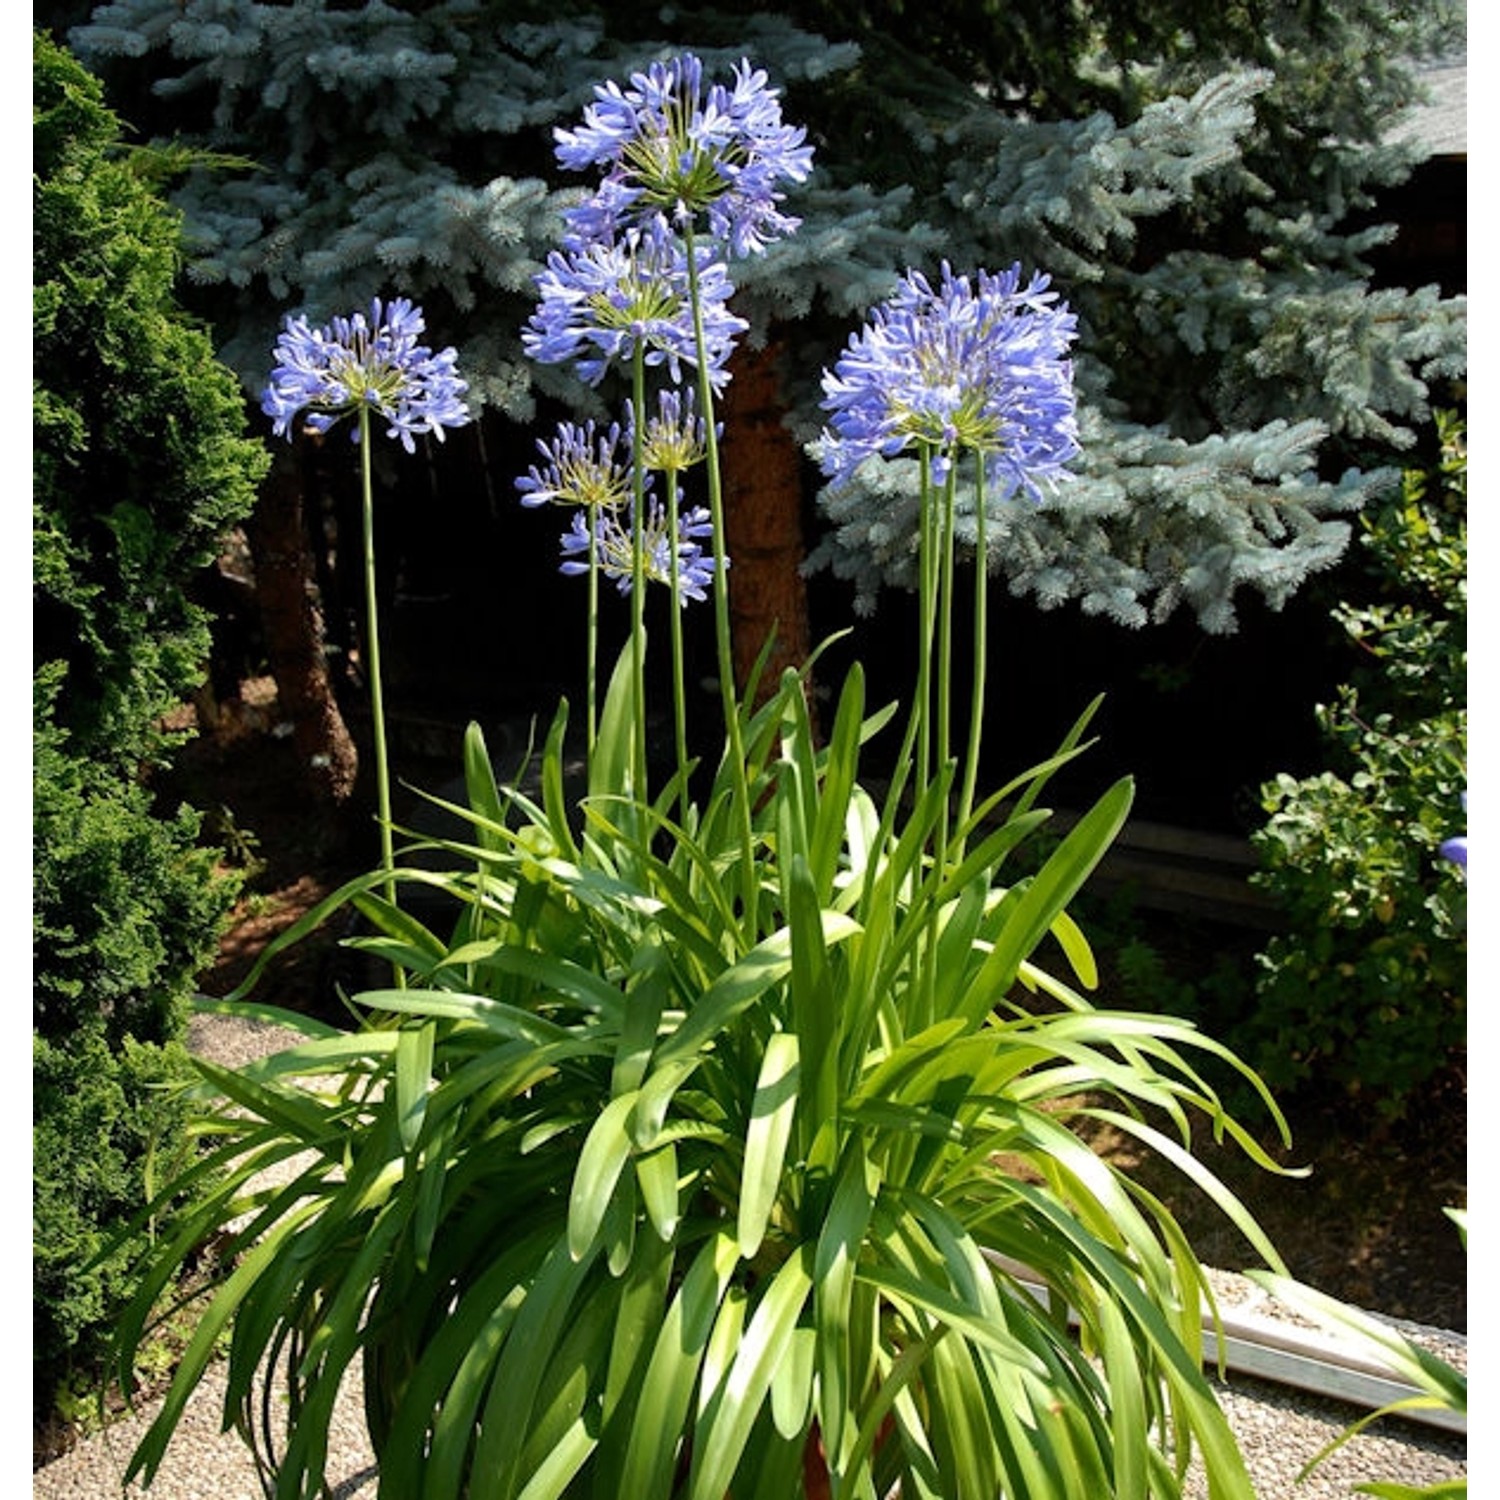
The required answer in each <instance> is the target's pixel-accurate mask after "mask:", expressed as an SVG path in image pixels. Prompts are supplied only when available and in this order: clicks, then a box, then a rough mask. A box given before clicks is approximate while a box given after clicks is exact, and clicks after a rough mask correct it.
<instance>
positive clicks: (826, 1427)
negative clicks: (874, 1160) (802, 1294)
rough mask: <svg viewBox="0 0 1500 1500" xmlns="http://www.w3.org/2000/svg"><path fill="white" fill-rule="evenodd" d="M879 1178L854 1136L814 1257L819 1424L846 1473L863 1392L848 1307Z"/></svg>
mask: <svg viewBox="0 0 1500 1500" xmlns="http://www.w3.org/2000/svg"><path fill="white" fill-rule="evenodd" d="M879 1182H880V1179H879V1176H878V1174H877V1173H876V1172H875V1170H874V1169H873V1168H872V1167H871V1166H870V1164H869V1162H868V1161H867V1160H866V1158H865V1152H864V1147H863V1145H862V1144H861V1142H860V1140H859V1137H858V1136H857V1135H855V1136H854V1137H853V1138H852V1139H851V1141H850V1143H849V1145H848V1147H847V1148H846V1149H845V1152H844V1160H843V1163H842V1165H841V1167H840V1170H839V1177H838V1183H837V1185H836V1187H835V1188H834V1192H833V1198H832V1200H831V1201H830V1203H829V1205H828V1212H827V1214H826V1216H825V1217H824V1219H823V1227H822V1230H821V1232H820V1233H819V1235H818V1245H817V1253H816V1255H815V1257H814V1260H813V1280H814V1283H815V1288H814V1293H813V1317H814V1326H815V1327H816V1329H817V1336H818V1342H817V1364H818V1424H819V1426H820V1427H821V1428H822V1432H823V1445H824V1449H825V1451H826V1453H827V1458H828V1467H829V1470H830V1472H831V1473H832V1474H834V1475H844V1474H846V1470H845V1469H844V1467H843V1466H844V1464H845V1462H846V1461H847V1459H848V1457H849V1455H848V1453H847V1452H846V1451H845V1450H846V1443H847V1442H848V1441H849V1440H852V1438H853V1425H854V1418H855V1414H856V1412H857V1409H858V1404H859V1398H860V1395H861V1392H860V1391H858V1390H857V1389H854V1388H852V1386H851V1377H853V1378H854V1379H857V1378H858V1371H857V1370H856V1369H855V1368H854V1359H853V1346H852V1341H851V1338H850V1310H851V1307H852V1304H853V1299H854V1268H855V1265H856V1263H857V1262H858V1260H859V1251H860V1246H861V1245H862V1244H863V1243H864V1238H865V1231H866V1230H867V1229H868V1227H869V1223H870V1214H871V1212H872V1211H873V1209H874V1207H875V1195H876V1193H877V1192H878V1190H879Z"/></svg>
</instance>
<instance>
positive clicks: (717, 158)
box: [516, 54, 812, 599]
mask: <svg viewBox="0 0 1500 1500" xmlns="http://www.w3.org/2000/svg"><path fill="white" fill-rule="evenodd" d="M595 96H596V97H595V102H594V103H593V104H592V105H590V106H589V107H588V109H586V110H585V112H584V118H583V123H582V124H581V125H580V126H579V127H578V128H577V129H574V130H564V129H559V130H557V131H556V132H555V136H556V141H557V158H558V161H559V162H560V163H561V164H562V165H563V166H564V167H567V168H570V169H574V170H588V169H601V170H602V176H601V180H600V182H599V185H598V188H597V190H596V191H595V192H594V193H593V195H592V196H591V197H589V198H588V199H587V200H586V201H585V202H583V203H582V204H580V205H578V206H577V207H575V208H573V209H571V210H570V211H569V212H568V214H567V215H566V230H567V232H566V234H565V236H564V239H563V242H562V247H561V248H560V249H558V250H554V251H553V252H552V253H551V255H549V256H548V258H547V264H546V267H545V269H544V270H542V271H541V272H540V274H539V275H538V276H537V278H536V283H537V289H538V291H539V292H540V294H541V300H540V302H539V304H538V306H537V309H536V311H535V312H534V313H533V314H532V316H531V319H530V321H529V323H528V325H527V327H526V328H525V330H524V331H523V332H522V335H521V342H522V346H523V347H524V348H525V350H526V352H527V353H528V354H529V355H530V356H531V357H532V358H533V359H535V360H537V361H539V362H540V363H542V364H566V363H569V362H572V363H574V364H575V365H576V368H577V371H578V374H579V376H580V378H581V379H583V380H584V381H585V382H586V383H588V384H589V385H598V384H599V383H600V382H601V381H602V380H603V379H604V377H605V375H606V373H607V372H608V371H609V370H610V369H611V368H612V367H614V368H629V367H630V366H631V365H632V364H633V363H634V361H635V360H636V359H637V357H639V359H640V361H641V363H642V364H644V365H646V366H648V367H650V368H652V369H661V370H663V371H664V372H665V374H666V376H667V377H668V378H669V379H670V381H671V382H672V385H673V386H674V387H676V386H680V385H681V384H682V376H683V366H684V365H689V366H692V367H693V368H694V369H699V368H700V366H701V373H702V374H703V375H706V377H707V381H708V385H709V387H710V389H711V390H712V391H714V392H722V390H723V389H724V386H725V384H726V382H727V381H728V379H729V371H728V362H729V356H730V355H731V354H732V353H733V350H734V344H735V340H736V339H737V338H738V337H739V336H740V335H741V334H742V333H744V332H745V330H746V329H747V327H748V326H749V325H748V324H747V323H746V322H745V320H744V319H743V318H739V317H736V316H735V315H734V314H733V313H731V312H730V311H729V299H730V298H731V297H732V296H733V294H734V286H733V283H732V282H731V281H730V278H729V270H728V258H729V257H731V256H745V255H749V254H752V253H756V252H758V251H761V250H763V249H764V248H765V247H766V245H767V244H769V243H770V242H771V241H772V240H774V239H776V238H779V237H781V236H783V235H786V234H790V233H791V232H792V231H793V230H794V229H795V228H796V227H797V224H798V220H796V219H794V218H791V217H789V216H788V215H786V214H784V213H783V212H782V211H781V209H780V206H779V205H780V204H781V201H782V194H781V191H780V189H781V185H782V184H783V183H787V182H793V183H797V182H803V181H805V180H806V179H807V176H808V174H809V172H811V170H812V148H811V147H810V146H807V145H804V144H803V140H804V132H803V131H802V130H801V129H800V128H794V127H791V126H788V125H785V124H783V122H782V119H781V104H780V100H779V99H778V97H777V94H776V92H775V91H774V90H773V89H771V88H769V87H768V85H767V78H766V75H765V73H764V72H762V71H760V70H758V69H756V68H752V67H751V65H750V64H749V62H748V61H746V62H742V63H741V64H740V65H739V66H738V67H737V68H736V69H735V70H734V81H733V83H732V85H729V86H725V85H723V84H713V85H711V86H706V85H705V83H704V78H703V65H702V63H701V61H700V60H699V59H698V58H696V57H694V56H692V55H691V54H685V55H683V56H681V57H677V58H674V59H672V60H671V61H669V62H662V63H655V64H653V65H652V66H651V67H650V68H648V69H647V70H646V71H645V72H642V73H636V74H633V75H632V76H631V78H630V81H629V83H628V84H627V85H626V86H625V87H623V88H622V87H621V86H620V85H619V84H617V83H614V82H610V83H607V84H604V85H602V86H600V87H599V88H597V89H596V90H595ZM700 235H701V238H700ZM659 396H660V406H659V415H658V416H656V417H655V418H652V419H650V420H649V421H646V423H645V429H644V431H643V433H642V443H643V445H644V446H643V450H642V459H641V466H642V471H643V472H642V474H641V476H640V480H639V483H638V489H639V494H638V495H637V497H636V499H635V500H634V502H633V504H638V505H641V506H647V505H648V498H647V485H646V473H645V471H646V470H659V471H661V472H665V473H668V474H671V475H673V476H675V475H676V474H678V473H680V472H682V471H683V470H685V469H687V468H689V467H691V466H692V464H694V463H696V462H698V461H699V460H700V459H702V458H703V456H704V454H705V451H706V442H707V436H708V434H707V430H706V427H705V423H704V419H703V418H702V417H700V416H697V415H696V414H695V412H694V403H693V396H692V392H691V388H686V389H685V391H684V392H682V393H679V392H678V391H676V390H664V391H662V392H660V393H659ZM644 420H645V419H644V418H643V421H644ZM634 422H635V416H634V414H633V413H632V414H631V415H630V416H629V417H628V418H627V422H626V425H625V429H624V430H625V432H626V433H627V434H628V442H627V443H626V446H627V448H631V449H632V451H633V445H634V441H635V434H634ZM610 430H611V432H612V433H615V434H616V439H615V440H614V441H618V433H619V428H618V427H615V428H611V429H610ZM614 441H611V442H609V443H608V445H607V449H608V451H606V444H605V441H604V439H602V438H596V437H595V436H594V435H593V434H592V430H590V435H589V436H588V437H587V438H584V437H582V436H581V435H580V434H579V432H578V431H576V430H575V429H573V428H572V427H571V426H570V424H566V423H565V424H563V426H562V427H561V428H560V429H559V433H558V437H557V439H556V440H555V442H554V443H553V444H551V445H546V444H543V445H539V446H541V449H542V452H543V455H544V457H546V458H547V459H548V460H549V464H548V467H546V468H544V469H542V470H538V469H537V468H535V467H533V468H532V470H531V471H530V473H529V474H527V475H525V476H524V477H522V478H521V479H518V480H517V481H516V484H517V488H518V489H519V490H520V491H521V497H522V503H523V504H528V505H535V504H540V503H542V502H543V501H544V500H560V501H563V502H564V503H573V504H577V505H579V506H581V507H582V510H581V512H580V514H579V515H577V516H575V517H574V519H573V525H572V528H571V529H570V530H569V531H568V532H567V533H566V534H565V535H564V537H563V550H564V553H565V554H566V561H565V562H564V564H563V571H564V572H567V573H579V572H584V571H587V569H588V567H589V563H586V562H581V561H579V560H578V559H579V555H580V554H582V553H584V552H585V551H588V552H589V556H590V557H592V558H594V559H595V560H596V561H597V562H598V565H599V567H600V570H601V571H602V572H603V573H604V574H605V575H606V576H609V577H613V578H615V579H616V580H617V581H618V583H619V585H620V588H621V590H622V591H626V592H628V590H629V588H630V586H631V577H632V575H631V572H630V570H629V569H628V568H625V567H624V566H623V564H624V562H626V561H628V555H629V554H628V552H626V553H625V554H622V553H621V552H620V550H619V549H620V548H621V547H622V546H625V545H626V544H627V543H628V542H629V540H630V536H631V533H632V530H633V527H632V526H630V525H626V524H622V521H621V517H620V515H618V514H616V513H615V509H616V507H615V506H614V505H613V504H610V505H604V504H601V503H600V502H599V500H598V498H597V497H598V496H599V495H600V494H601V493H604V492H606V491H608V492H609V493H611V494H615V493H623V492H624V491H629V490H630V489H631V488H632V486H633V485H637V481H636V479H635V476H634V474H633V471H632V469H631V467H630V466H629V465H628V464H620V465H617V464H616V462H615V460H614V456H613V452H614ZM627 514H628V513H627ZM643 515H644V516H645V520H644V521H643V528H642V529H643V536H644V538H645V542H644V545H645V546H646V547H647V550H648V554H649V555H648V558H647V560H646V566H645V576H646V577H647V578H648V579H655V580H658V581H660V580H670V577H671V571H670V566H671V561H672V556H673V542H672V537H673V535H674V527H673V526H672V524H671V517H670V516H667V515H666V513H665V512H664V511H663V509H662V507H661V505H660V502H657V501H654V500H652V501H649V508H648V509H646V510H644V511H643ZM675 536H676V558H677V563H676V566H677V574H678V579H679V582H680V584H681V596H682V597H683V598H684V599H701V598H703V597H704V590H705V588H706V587H707V586H708V584H709V583H710V582H711V580H712V578H713V576H714V574H715V572H716V571H718V569H717V568H716V566H715V563H714V559H713V557H712V556H710V555H708V554H707V553H706V552H705V550H704V548H703V546H702V541H703V540H704V538H705V537H709V538H711V537H712V526H711V523H710V522H709V520H708V517H707V515H706V513H703V512H700V511H697V510H695V511H692V512H690V513H688V514H685V515H683V516H681V517H679V518H678V525H677V526H676V527H675ZM591 538H592V549H591V541H590V539H591ZM590 549H591V550H590ZM715 550H717V549H715ZM721 565H722V566H727V565H728V560H727V559H722V564H721Z"/></svg>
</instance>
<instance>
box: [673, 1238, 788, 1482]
mask: <svg viewBox="0 0 1500 1500" xmlns="http://www.w3.org/2000/svg"><path fill="white" fill-rule="evenodd" d="M813 1254H814V1247H813V1246H812V1245H811V1244H804V1245H801V1246H799V1247H798V1248H797V1250H796V1251H795V1252H794V1253H793V1254H792V1255H790V1256H789V1257H788V1258H787V1259H786V1260H785V1261H783V1262H782V1264H781V1267H780V1269H779V1270H778V1271H777V1272H776V1274H775V1276H773V1277H772V1278H771V1281H770V1283H769V1284H768V1285H767V1286H766V1288H765V1291H764V1293H763V1294H762V1295H761V1298H760V1301H759V1303H758V1304H757V1305H756V1308H755V1313H754V1316H752V1317H751V1319H750V1324H749V1327H747V1328H746V1329H745V1333H744V1337H743V1338H742V1339H741V1340H740V1342H739V1348H738V1349H737V1350H736V1352H735V1358H734V1364H733V1365H732V1366H730V1369H729V1373H728V1375H727V1376H726V1377H725V1379H724V1382H723V1384H722V1385H721V1386H720V1387H719V1389H718V1391H717V1392H716V1393H715V1395H714V1399H713V1402H712V1404H711V1406H710V1409H709V1410H708V1411H707V1412H706V1413H705V1414H704V1418H703V1420H702V1421H701V1422H700V1423H699V1424H698V1430H697V1435H696V1441H695V1445H694V1448H693V1466H692V1475H691V1480H690V1487H689V1491H688V1493H689V1497H690V1500H724V1496H725V1495H727V1494H729V1492H730V1489H731V1487H732V1485H733V1482H734V1472H735V1469H736V1468H737V1467H738V1465H739V1462H740V1456H741V1455H742V1454H743V1453H744V1451H745V1444H746V1443H747V1442H748V1441H749V1439H750V1433H751V1430H752V1428H753V1427H754V1426H755V1422H756V1418H757V1417H758V1416H759V1415H760V1411H761V1407H762V1406H763V1405H764V1404H765V1401H766V1398H767V1396H768V1395H769V1393H770V1389H771V1380H772V1378H773V1377H774V1375H775V1373H776V1371H777V1369H778V1368H779V1366H780V1365H781V1363H782V1361H783V1360H785V1359H787V1358H788V1357H789V1356H790V1352H791V1346H792V1339H793V1336H794V1334H795V1332H796V1329H797V1323H798V1320H799V1319H800V1318H801V1316H802V1310H803V1308H804V1307H805V1306H806V1305H807V1299H808V1297H809V1296H810V1295H811V1293H812V1285H813V1280H812V1268H813Z"/></svg>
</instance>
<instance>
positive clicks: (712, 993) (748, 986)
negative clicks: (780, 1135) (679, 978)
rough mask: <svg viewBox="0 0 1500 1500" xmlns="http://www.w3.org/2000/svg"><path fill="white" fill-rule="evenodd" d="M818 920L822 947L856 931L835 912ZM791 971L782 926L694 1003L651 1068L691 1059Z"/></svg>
mask: <svg viewBox="0 0 1500 1500" xmlns="http://www.w3.org/2000/svg"><path fill="white" fill-rule="evenodd" d="M821 916H822V925H823V941H824V943H825V944H829V943H837V942H842V941H844V940H845V939H846V938H849V937H852V936H853V935H854V934H855V933H857V932H858V931H859V930H860V927H859V923H857V922H855V921H853V920H851V919H850V918H848V917H845V916H841V915H840V914H839V913H838V912H832V911H825V912H823V913H822V914H821ZM791 967H792V935H791V931H790V930H789V929H788V928H785V927H783V928H781V929H779V930H778V931H776V932H773V933H772V934H771V935H770V936H769V937H767V938H763V939H762V940H761V941H760V942H758V943H757V944H756V945H755V946H754V947H753V948H752V949H750V951H749V952H748V953H746V954H745V956H744V957H743V958H741V959H740V960H739V961H738V962H737V963H734V964H731V965H730V967H729V968H727V969H725V970H724V972H723V973H722V974H720V975H719V976H718V978H717V979H715V980H714V982H713V983H712V984H711V985H709V987H708V988H707V989H706V990H705V991H704V992H703V993H702V994H701V995H700V996H699V997H698V999H697V1000H696V1001H694V1002H693V1006H692V1008H691V1009H690V1010H689V1011H688V1013H687V1016H686V1017H685V1018H684V1020H683V1022H682V1025H680V1026H679V1027H678V1028H677V1030H676V1031H674V1032H673V1033H672V1034H671V1035H670V1036H669V1037H666V1038H665V1039H664V1040H663V1041H662V1043H661V1045H660V1047H658V1048H657V1052H656V1057H655V1059H654V1060H653V1067H654V1068H659V1067H661V1066H662V1065H664V1064H666V1063H673V1062H679V1061H682V1060H684V1059H686V1058H691V1057H693V1056H694V1055H695V1054H696V1053H697V1052H698V1050H699V1048H700V1047H703V1046H704V1045H706V1044H707V1043H708V1042H710V1041H712V1040H713V1038H714V1037H715V1036H717V1035H718V1033H719V1032H720V1031H722V1030H723V1028H724V1027H725V1026H727V1025H728V1024H729V1022H730V1021H732V1020H733V1019H734V1018H735V1017H736V1016H737V1015H739V1014H740V1013H741V1012H742V1011H744V1010H745V1009H746V1008H747V1007H749V1006H751V1005H753V1004H754V1003H755V1002H756V1001H757V1000H758V999H759V998H760V997H761V996H762V995H763V994H765V992H766V991H767V990H768V989H770V988H771V986H772V985H774V984H776V983H778V982H779V981H780V980H782V979H785V978H786V976H787V974H788V973H790V972H791Z"/></svg>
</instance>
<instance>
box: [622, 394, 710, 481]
mask: <svg viewBox="0 0 1500 1500" xmlns="http://www.w3.org/2000/svg"><path fill="white" fill-rule="evenodd" d="M697 404H698V398H697V395H696V394H695V392H694V390H693V388H692V386H685V387H683V389H681V390H680V391H679V390H673V389H668V390H662V391H658V392H657V398H656V415H655V416H653V417H648V418H647V419H646V431H645V434H644V436H643V437H642V439H641V466H642V468H644V469H646V470H648V471H655V472H657V473H661V474H681V473H682V472H683V471H684V470H686V469H691V468H692V467H693V466H694V464H699V463H702V462H703V459H704V457H705V456H706V454H707V451H708V424H707V423H706V422H705V421H704V420H703V418H702V417H700V416H698V415H697V414H696V411H697ZM722 426H723V424H722V423H720V424H719V425H718V426H717V427H716V428H715V435H716V436H717V435H718V434H719V432H720V431H721V430H722Z"/></svg>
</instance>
